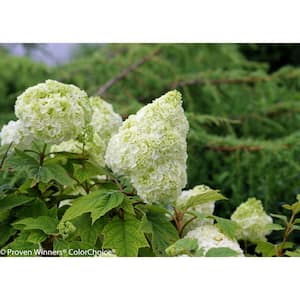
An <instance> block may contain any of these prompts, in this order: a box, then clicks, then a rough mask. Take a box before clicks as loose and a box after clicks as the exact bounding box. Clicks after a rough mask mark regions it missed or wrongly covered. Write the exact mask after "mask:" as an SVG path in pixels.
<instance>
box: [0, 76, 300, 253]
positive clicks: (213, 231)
mask: <svg viewBox="0 0 300 300" xmlns="http://www.w3.org/2000/svg"><path fill="white" fill-rule="evenodd" d="M15 112H16V116H17V117H18V120H17V121H10V122H9V123H8V124H7V125H5V126H3V128H2V130H1V133H0V138H1V145H2V147H1V160H0V171H1V173H0V255H3V256H105V257H115V256H206V257H209V256H248V255H252V256H253V255H258V256H297V255H298V256H299V251H300V250H299V249H298V248H297V246H296V245H292V244H291V243H290V242H288V238H289V236H290V234H291V233H292V232H293V231H296V230H299V229H300V227H299V226H298V225H297V223H299V222H298V221H299V219H297V217H296V216H297V214H298V213H299V212H300V197H298V198H297V201H296V202H295V203H294V204H292V205H285V206H284V208H285V209H286V210H288V211H289V214H290V217H289V218H288V217H287V216H285V215H273V217H274V218H277V219H278V220H279V222H277V223H273V222H272V218H271V217H270V216H269V215H268V214H267V213H266V212H265V211H264V209H263V207H262V204H261V202H260V201H259V200H256V199H255V198H251V199H249V200H248V201H246V202H245V203H243V204H242V205H240V206H239V207H238V208H237V209H236V211H235V212H234V213H233V215H232V217H231V219H226V218H223V217H220V216H217V215H215V212H214V210H215V203H216V201H220V200H222V201H225V200H226V201H230V200H228V199H227V198H226V197H224V196H223V195H222V194H221V192H220V191H219V190H214V189H212V188H210V187H208V186H205V185H197V186H195V187H194V188H192V189H190V190H183V189H184V188H185V186H186V184H187V174H186V172H187V166H186V161H187V141H186V140H187V135H188V131H189V124H188V121H187V119H186V117H185V114H184V110H183V108H182V96H181V94H180V93H179V92H178V91H176V90H174V91H170V92H167V93H166V94H164V95H162V96H161V97H159V98H157V99H155V100H154V101H153V102H152V103H150V104H148V105H146V106H145V107H143V108H142V109H140V110H139V111H138V112H137V113H136V114H134V115H131V116H129V117H128V119H126V120H125V121H123V120H122V118H121V116H120V115H119V114H117V113H116V112H115V111H114V110H113V107H112V105H111V104H109V103H108V102H106V101H105V100H103V99H101V98H99V97H90V98H89V97H88V95H87V94H86V93H85V92H84V91H82V90H80V89H79V88H78V87H76V86H74V85H67V84H63V83H60V82H57V81H54V80H47V81H46V82H45V83H41V84H38V85H36V86H33V87H31V88H28V89H27V90H26V91H25V92H24V93H23V94H21V95H20V96H19V97H18V98H17V101H16V105H15ZM272 231H281V232H282V238H283V239H282V242H281V243H280V244H273V243H272V242H271V241H268V240H267V238H266V236H267V235H268V234H269V233H271V232H272ZM243 242H244V243H243ZM247 243H250V247H248V246H247V245H248V244H247ZM249 251H250V252H251V251H252V253H250V254H249Z"/></svg>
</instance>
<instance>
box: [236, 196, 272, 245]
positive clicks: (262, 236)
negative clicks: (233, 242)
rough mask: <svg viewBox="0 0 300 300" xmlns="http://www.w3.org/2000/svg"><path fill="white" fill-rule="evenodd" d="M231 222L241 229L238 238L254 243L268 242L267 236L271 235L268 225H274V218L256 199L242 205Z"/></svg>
mask: <svg viewBox="0 0 300 300" xmlns="http://www.w3.org/2000/svg"><path fill="white" fill-rule="evenodd" d="M231 220H233V221H235V222H236V223H238V225H239V227H240V229H239V230H238V232H237V238H238V239H241V240H248V241H250V242H253V243H256V242H257V241H266V235H268V234H270V233H271V230H270V229H268V228H267V225H268V224H272V223H273V220H272V218H271V217H270V216H269V215H267V214H266V212H265V211H264V208H263V205H262V202H261V201H260V200H257V199H256V198H250V199H249V200H248V201H246V202H244V203H242V204H241V205H240V206H239V207H238V208H237V209H236V210H235V212H234V213H233V214H232V216H231Z"/></svg>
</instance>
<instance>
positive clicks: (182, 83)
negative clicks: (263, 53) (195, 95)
mask: <svg viewBox="0 0 300 300" xmlns="http://www.w3.org/2000/svg"><path fill="white" fill-rule="evenodd" d="M272 79H273V78H272V77H270V76H269V77H245V78H236V79H225V78H220V79H201V78H195V79H190V80H185V81H179V82H174V83H172V84H171V88H172V89H174V88H177V87H184V86H188V85H194V84H200V85H203V84H207V83H209V84H214V85H220V84H238V83H258V82H265V81H269V80H272Z"/></svg>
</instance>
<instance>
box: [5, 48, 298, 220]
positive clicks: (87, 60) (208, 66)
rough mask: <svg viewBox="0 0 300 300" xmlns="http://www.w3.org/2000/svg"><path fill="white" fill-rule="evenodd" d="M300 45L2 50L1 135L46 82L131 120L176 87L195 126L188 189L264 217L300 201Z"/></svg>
mask: <svg viewBox="0 0 300 300" xmlns="http://www.w3.org/2000/svg"><path fill="white" fill-rule="evenodd" d="M299 64H300V46H299V45H282V44H281V45H276V44H272V45H270V44H266V45H264V44H243V45H239V44H225V45H224V44H113V45H108V44H0V127H1V126H2V125H3V124H5V123H7V122H8V121H9V120H11V119H15V116H14V113H13V109H14V102H15V100H16V97H17V96H18V95H19V94H21V93H22V92H23V91H24V90H25V89H26V88H27V87H29V86H32V85H35V84H37V83H39V82H42V81H44V80H46V79H49V78H51V79H55V80H58V81H62V82H64V83H72V84H75V85H77V86H78V87H80V88H82V89H84V90H86V91H87V92H88V94H89V95H90V96H92V95H100V96H101V97H102V98H104V99H105V100H107V101H109V102H111V103H112V104H113V105H114V108H115V110H116V111H118V112H120V113H121V114H122V116H123V118H124V119H125V118H126V117H127V116H128V115H129V114H131V113H135V112H136V111H137V110H138V109H139V108H140V107H142V106H144V105H145V104H147V103H148V102H151V101H152V100H153V99H155V98H157V97H159V96H160V95H161V94H163V93H165V92H166V91H168V90H171V89H175V88H176V89H178V90H179V91H180V92H181V93H182V94H183V100H184V109H185V111H186V115H187V117H188V119H189V122H190V127H191V129H190V132H189V137H188V154H189V160H188V178H189V180H188V187H187V188H191V187H193V186H194V185H197V184H206V185H209V186H210V187H212V188H215V189H219V190H221V191H222V193H223V194H224V195H225V196H227V197H228V198H229V199H230V200H229V201H222V202H223V203H219V204H218V206H217V211H218V212H217V214H219V215H220V216H226V217H228V216H229V215H230V214H231V212H232V211H233V210H234V208H235V207H236V206H237V205H238V204H239V203H241V202H243V201H245V200H247V198H248V197H257V198H258V199H261V200H262V201H263V203H264V206H265V208H266V210H267V211H268V212H271V211H272V212H279V211H280V209H281V208H280V205H281V204H283V203H284V202H287V203H291V202H293V201H294V199H295V196H296V194H297V193H300V184H299V183H300V164H299V158H300V150H299V144H300V68H299Z"/></svg>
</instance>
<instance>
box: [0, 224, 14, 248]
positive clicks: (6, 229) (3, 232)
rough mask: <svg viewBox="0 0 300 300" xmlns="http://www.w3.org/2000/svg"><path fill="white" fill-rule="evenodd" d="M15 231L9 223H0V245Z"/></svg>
mask: <svg viewBox="0 0 300 300" xmlns="http://www.w3.org/2000/svg"><path fill="white" fill-rule="evenodd" d="M16 232H17V231H16V230H15V229H14V228H13V227H11V226H10V225H6V224H5V225H4V224H3V225H0V246H3V245H4V244H5V243H6V242H7V241H8V240H9V239H10V238H11V237H12V236H13V235H15V233H16Z"/></svg>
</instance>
